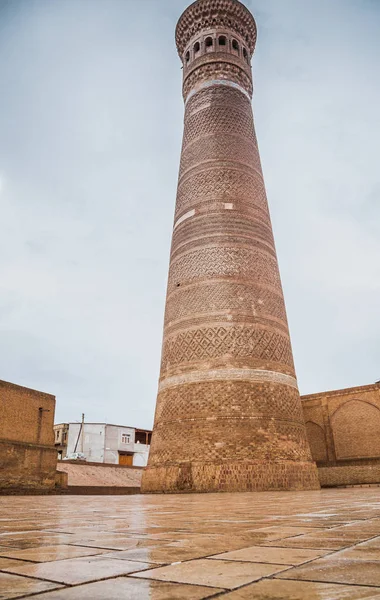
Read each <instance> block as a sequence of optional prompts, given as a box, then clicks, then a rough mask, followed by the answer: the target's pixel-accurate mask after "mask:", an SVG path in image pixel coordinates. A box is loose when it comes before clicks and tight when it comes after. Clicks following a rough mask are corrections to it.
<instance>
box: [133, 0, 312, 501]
mask: <svg viewBox="0 0 380 600" xmlns="http://www.w3.org/2000/svg"><path fill="white" fill-rule="evenodd" d="M176 39H177V48H178V52H179V55H180V57H181V60H182V63H183V76H184V80H183V96H184V100H185V120H184V134H183V144H182V154H181V162H180V172H179V180H178V193H177V201H176V208H175V216H174V227H173V238H172V246H171V257H170V268H169V279H168V290H167V301H166V311H165V326H164V339H163V347H162V361H161V375H160V386H159V394H158V398H157V407H156V415H155V424H154V433H153V439H152V445H151V451H150V457H149V463H148V467H147V469H146V471H145V473H144V475H143V480H142V489H143V491H145V492H165V491H170V492H183V491H185V492H191V491H195V492H196V491H202V492H209V491H245V490H268V489H276V490H279V489H315V488H318V487H319V483H318V478H317V470H316V467H315V464H314V463H313V462H312V460H311V454H310V449H309V445H308V441H307V436H306V429H305V423H304V419H303V413H302V408H301V402H300V397H299V392H298V389H297V383H296V379H295V371H294V364H293V356H292V349H291V343H290V338H289V331H288V324H287V319H286V312H285V304H284V299H283V293H282V287H281V280H280V274H279V269H278V264H277V256H276V250H275V246H274V239H273V233H272V227H271V221H270V216H269V209H268V202H267V198H266V193H265V185H264V179H263V174H262V169H261V164H260V157H259V150H258V146H257V140H256V134H255V127H254V122H253V115H252V107H251V96H252V73H251V66H250V59H251V55H252V53H253V51H254V47H255V42H256V25H255V21H254V19H253V17H252V15H251V14H250V13H249V11H248V10H247V9H246V8H245V7H244V6H243V5H242V4H241V3H239V2H236V1H235V0H198V2H195V3H194V4H192V5H191V6H190V7H189V8H188V9H187V10H186V11H185V13H184V14H183V15H182V17H181V18H180V20H179V23H178V26H177V31H176Z"/></svg>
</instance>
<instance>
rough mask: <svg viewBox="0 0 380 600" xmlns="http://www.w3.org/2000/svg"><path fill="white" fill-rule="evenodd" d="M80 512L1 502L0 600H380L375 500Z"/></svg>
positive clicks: (133, 504)
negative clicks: (208, 599) (14, 583)
mask: <svg viewBox="0 0 380 600" xmlns="http://www.w3.org/2000/svg"><path fill="white" fill-rule="evenodd" d="M73 500H74V499H73V498H72V497H70V498H69V497H59V496H58V497H38V498H34V497H17V498H7V497H1V498H0V515H1V518H0V561H6V562H5V563H4V562H3V563H2V562H0V571H1V572H0V575H1V576H2V579H3V581H5V579H4V578H7V580H8V581H9V578H13V579H12V581H17V582H18V583H19V584H20V582H22V584H23V586H24V588H22V587H21V588H17V586H15V590H16V591H13V590H12V588H11V586H10V585H9V584H6V585H4V586H2V585H1V583H0V589H1V590H2V589H3V588H4V589H5V592H3V591H2V595H0V600H6V599H8V598H15V597H17V598H24V597H25V598H26V597H29V596H30V594H39V597H41V600H43V598H45V599H46V600H58V598H62V600H65V599H66V598H67V599H68V600H69V599H70V598H71V599H72V600H76V599H77V598H78V599H79V600H80V598H82V597H83V598H86V597H87V598H90V596H91V600H96V599H97V598H99V599H100V598H104V600H110V599H111V600H112V594H115V596H114V597H115V598H118V600H119V598H126V599H128V598H129V597H131V598H139V599H140V598H142V599H144V597H146V598H150V599H151V600H152V599H153V600H161V598H162V600H170V599H171V598H173V599H175V598H183V599H184V600H186V599H187V598H189V600H190V599H191V598H195V599H196V598H203V597H209V596H210V594H211V595H212V596H214V595H217V597H218V598H224V597H225V598H231V599H232V598H235V599H236V600H237V599H239V598H242V599H246V598H252V599H253V600H254V599H255V598H257V599H258V600H269V599H270V598H273V599H274V600H279V599H280V598H281V599H283V600H292V599H293V600H299V598H302V600H341V599H342V598H343V599H344V600H351V599H353V600H356V599H359V598H361V597H362V598H367V599H369V598H378V600H380V596H379V594H380V574H379V568H380V500H379V495H378V490H377V489H350V490H323V491H321V492H300V493H282V492H274V493H261V494H249V493H248V494H201V495H190V496H187V495H178V496H177V495H172V496H170V495H165V496H130V497H120V496H107V497H101V496H100V497H99V496H93V497H88V496H87V497H80V496H78V497H76V498H75V502H73ZM51 546H53V547H54V548H55V552H56V554H55V555H54V556H53V554H52V553H51V551H50V550H49V547H51ZM68 548H72V550H68ZM72 553H74V555H75V556H77V554H76V553H80V556H81V557H77V558H73V554H72ZM83 553H85V554H86V555H87V554H88V553H90V554H91V555H92V554H93V553H96V555H94V556H91V557H89V556H88V557H83ZM98 554H99V556H98ZM1 556H6V558H1ZM16 557H17V558H19V559H21V558H24V559H25V558H26V557H28V559H29V560H30V561H32V560H37V559H36V558H35V557H38V559H40V560H41V562H34V563H32V562H26V561H22V560H16ZM33 557H34V558H33ZM63 557H64V559H63ZM206 557H207V558H206ZM58 559H59V560H58ZM304 560H306V561H308V562H307V563H305V564H303V565H302V566H297V565H300V564H302V562H303V561H304ZM179 561H182V562H180V564H172V563H179ZM291 565H295V566H291ZM16 571H17V574H16ZM24 571H25V573H24ZM21 574H24V577H21ZM156 577H158V579H157V580H156V579H155V578H156ZM173 577H174V579H173ZM115 578H116V579H115ZM309 578H312V581H309ZM42 579H46V581H42ZM103 579H105V580H106V581H104V582H103V581H100V580H103ZM258 580H260V581H258ZM49 581H51V582H57V583H56V584H54V583H49ZM62 582H63V583H64V585H65V587H64V588H61V589H60V590H56V591H48V590H50V589H51V588H52V587H53V588H57V587H61V586H60V585H59V584H60V583H62ZM92 582H94V583H92ZM111 582H112V583H111ZM120 582H122V583H120ZM27 584H28V585H29V588H28V587H27ZM71 585H74V586H76V587H70V586H71ZM7 586H8V587H7ZM33 586H34V587H33ZM36 586H37V588H36ZM38 586H40V587H38ZM41 586H42V587H41ZM46 586H47V587H46ZM136 586H138V587H136ZM369 586H374V587H372V588H371V589H370V590H368V587H369ZM376 586H378V587H376ZM124 588H125V589H124ZM222 589H223V590H225V591H222ZM232 589H233V590H234V591H233V592H231V591H230V590H232ZM20 590H21V591H20ZM30 590H32V591H30ZM44 590H47V591H46V592H45V591H44ZM111 590H112V594H111ZM114 590H116V591H114ZM136 590H139V593H137V592H136ZM281 590H282V591H281ZM4 594H5V595H4ZM15 594H16V596H15ZM58 594H59V595H58ZM86 594H87V596H86ZM281 594H282V595H281ZM32 597H37V596H32Z"/></svg>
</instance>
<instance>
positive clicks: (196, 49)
mask: <svg viewBox="0 0 380 600" xmlns="http://www.w3.org/2000/svg"><path fill="white" fill-rule="evenodd" d="M200 49H201V45H200V43H199V42H196V43H195V44H194V52H195V54H197V52H199V50H200Z"/></svg>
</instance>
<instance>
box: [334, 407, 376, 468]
mask: <svg viewBox="0 0 380 600" xmlns="http://www.w3.org/2000/svg"><path fill="white" fill-rule="evenodd" d="M331 428H332V432H333V437H334V443H335V452H336V457H337V459H348V458H374V457H380V410H379V409H378V407H377V406H375V405H374V404H371V403H369V402H365V401H363V400H359V399H353V400H348V401H347V402H345V403H344V404H342V405H341V406H340V407H339V408H338V409H337V410H336V411H335V412H334V414H333V415H332V417H331Z"/></svg>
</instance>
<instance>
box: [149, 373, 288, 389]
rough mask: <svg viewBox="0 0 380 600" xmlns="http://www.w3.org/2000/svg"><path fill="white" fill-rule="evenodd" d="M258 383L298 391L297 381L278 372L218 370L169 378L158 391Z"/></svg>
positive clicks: (162, 382)
mask: <svg viewBox="0 0 380 600" xmlns="http://www.w3.org/2000/svg"><path fill="white" fill-rule="evenodd" d="M223 379H225V380H228V381H256V382H265V383H268V382H270V383H279V384H281V385H289V386H290V387H293V388H295V389H297V390H298V386H297V380H296V379H295V378H294V377H291V376H290V375H284V374H283V373H278V372H276V371H259V370H256V369H217V370H215V371H192V372H190V373H183V374H182V375H175V376H174V377H167V378H166V379H164V380H163V381H161V383H160V385H159V387H158V390H159V392H162V390H165V389H166V388H169V387H175V386H177V385H185V384H189V383H199V382H202V381H217V380H218V381H220V380H223Z"/></svg>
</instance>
